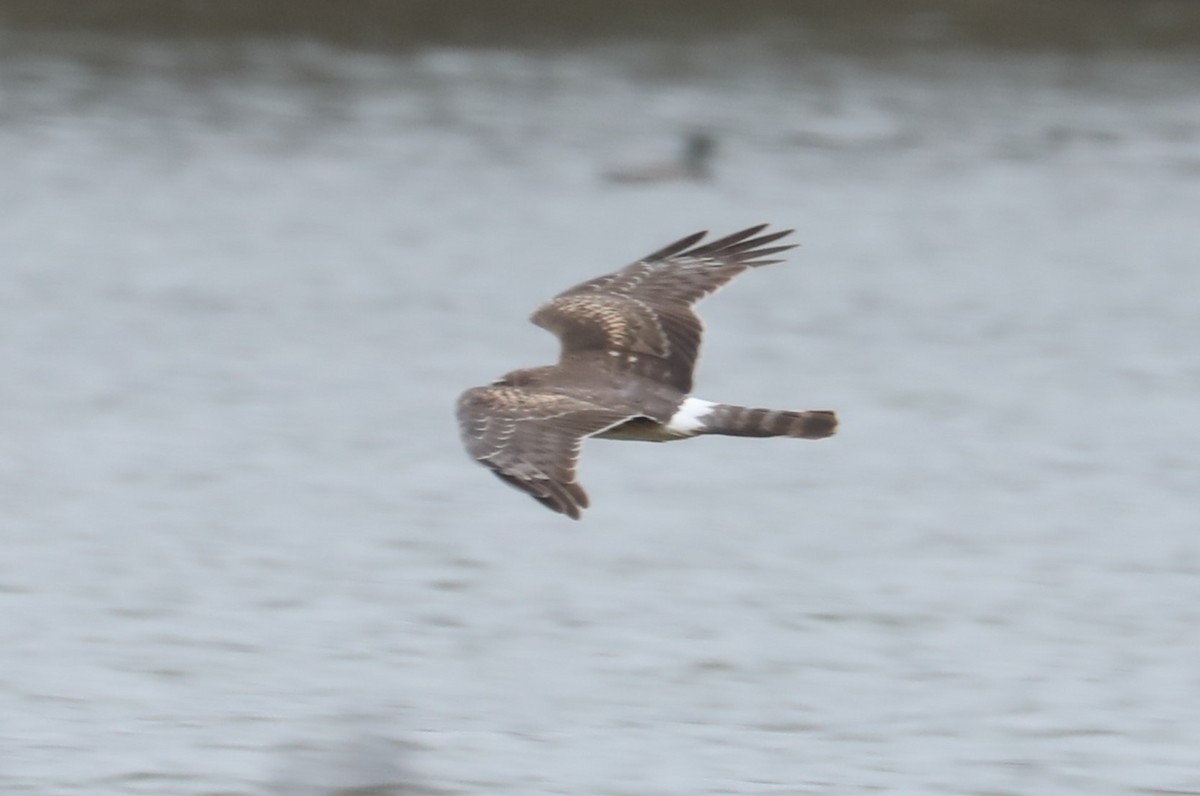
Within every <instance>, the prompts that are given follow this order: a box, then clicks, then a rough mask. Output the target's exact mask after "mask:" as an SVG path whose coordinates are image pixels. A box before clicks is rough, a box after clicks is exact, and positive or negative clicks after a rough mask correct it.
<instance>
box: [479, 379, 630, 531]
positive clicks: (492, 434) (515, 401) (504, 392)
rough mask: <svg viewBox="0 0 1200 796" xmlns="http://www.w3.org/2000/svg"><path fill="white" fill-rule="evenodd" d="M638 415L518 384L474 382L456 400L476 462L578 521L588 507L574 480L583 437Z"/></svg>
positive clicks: (581, 491) (586, 500)
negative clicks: (487, 384)
mask: <svg viewBox="0 0 1200 796" xmlns="http://www.w3.org/2000/svg"><path fill="white" fill-rule="evenodd" d="M634 416H635V415H632V414H630V413H628V412H621V411H617V410H613V409H609V408H605V407H603V406H598V405H596V404H593V403H591V402H589V401H585V400H582V399H579V398H574V397H571V396H569V395H560V394H556V393H540V392H530V391H527V390H523V389H519V388H515V387H476V388H474V389H471V390H467V391H466V392H465V393H463V394H462V396H461V397H460V398H459V399H458V424H459V430H460V432H461V433H462V439H463V444H465V445H466V447H467V451H468V452H469V453H470V454H471V455H472V456H473V457H475V459H476V461H478V462H479V463H480V464H483V465H485V466H487V467H489V468H491V470H492V472H494V473H495V474H496V475H497V476H499V478H500V479H501V480H502V481H505V482H507V483H509V484H512V485H513V486H515V487H517V488H518V489H523V490H525V491H526V492H528V493H529V494H531V495H533V497H534V498H535V499H536V500H537V501H539V502H540V503H542V504H543V505H545V506H547V507H549V508H551V509H553V510H554V511H557V512H560V513H562V514H566V515H567V516H568V517H570V518H571V519H575V520H577V519H579V517H580V512H581V511H582V510H583V509H585V508H587V506H588V497H587V493H586V492H584V491H583V487H581V486H580V485H579V483H578V482H577V481H576V480H575V466H576V464H577V463H578V461H579V451H580V449H581V448H582V447H583V441H584V439H586V438H587V437H590V436H592V435H593V434H597V433H599V432H601V431H604V430H605V429H609V428H612V427H613V426H616V425H619V424H620V423H622V422H624V421H626V420H628V419H630V418H631V417H634Z"/></svg>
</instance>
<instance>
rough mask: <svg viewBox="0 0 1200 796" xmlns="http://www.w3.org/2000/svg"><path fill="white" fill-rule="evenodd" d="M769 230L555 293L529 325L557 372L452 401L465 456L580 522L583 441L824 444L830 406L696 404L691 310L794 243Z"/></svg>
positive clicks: (545, 370)
mask: <svg viewBox="0 0 1200 796" xmlns="http://www.w3.org/2000/svg"><path fill="white" fill-rule="evenodd" d="M766 226H767V225H766V224H761V225H759V226H757V227H751V228H750V229H745V230H742V231H741V232H737V233H734V234H733V235H730V236H728V237H725V238H721V239H720V240H716V241H713V242H712V243H707V244H703V245H697V244H698V243H699V242H700V240H701V239H702V238H703V237H704V236H705V234H707V233H704V232H697V233H696V234H694V235H689V236H687V237H686V238H683V239H682V240H679V241H676V242H675V243H672V244H671V245H670V246H667V247H666V248H664V249H661V250H659V251H656V252H654V253H653V254H651V255H648V256H646V257H643V258H642V259H641V260H639V261H637V262H636V263H634V264H632V265H630V266H627V267H625V268H622V269H621V270H620V271H616V272H614V273H611V274H608V275H606V276H601V277H597V278H596V279H592V280H590V281H587V282H584V283H583V284H580V285H576V286H575V287H573V288H571V289H570V290H567V291H565V292H563V293H560V294H559V295H558V296H556V297H555V298H553V299H551V300H550V301H548V302H546V303H545V304H543V305H542V306H541V307H539V308H538V310H537V311H536V312H534V313H533V315H532V316H531V318H530V320H532V321H533V322H534V323H535V324H537V325H538V326H541V327H542V328H544V329H547V330H549V331H551V332H554V334H556V335H557V336H558V338H559V341H560V342H561V343H562V354H561V356H560V357H559V360H558V364H557V365H547V366H545V367H540V368H528V369H525V370H514V371H513V372H512V373H509V374H507V375H505V376H502V377H501V378H499V379H497V380H496V381H494V382H492V385H491V386H490V387H475V388H473V389H470V390H467V391H466V392H464V393H463V394H462V396H461V397H460V398H459V399H458V422H459V426H460V430H461V432H462V438H463V443H464V444H465V445H466V447H467V451H468V452H469V453H470V454H471V455H472V456H473V457H474V458H475V459H476V461H478V462H479V463H480V464H482V465H484V466H486V467H489V468H491V470H492V472H494V473H495V474H496V475H497V476H499V477H500V479H501V480H503V481H505V482H507V483H509V484H511V485H513V486H515V487H517V488H518V489H523V490H525V491H526V492H528V493H529V494H531V495H533V497H534V498H535V499H536V500H537V501H538V502H540V503H542V504H543V505H545V506H547V507H549V508H551V509H553V510H554V511H558V512H561V513H563V514H566V515H567V516H569V517H571V518H572V519H576V520H577V519H579V517H580V512H581V511H582V509H585V508H587V506H588V497H587V493H586V492H584V491H583V487H581V486H580V485H579V483H578V481H576V479H575V466H576V464H577V463H578V461H579V452H580V449H581V448H582V447H583V441H584V440H585V439H586V438H588V437H601V438H604V439H630V440H645V441H648V442H668V441H671V440H677V439H687V438H688V437H695V436H699V435H700V434H726V435H729V436H735V437H801V438H804V439H821V438H823V437H828V436H830V435H832V434H833V433H834V431H836V430H837V416H836V415H835V414H834V413H833V412H830V411H807V412H790V411H783V410H775V409H749V408H746V407H743V406H731V405H729V404H719V403H713V402H711V401H704V400H701V399H699V398H693V397H691V396H690V395H689V394H688V393H690V392H691V390H692V372H693V370H694V369H695V365H696V356H697V353H698V351H699V348H700V335H701V331H702V330H703V325H702V324H701V322H700V317H699V316H698V315H696V312H695V310H694V309H693V305H695V303H696V302H697V301H699V300H700V299H702V298H704V297H705V296H708V295H711V294H712V293H714V292H715V291H716V290H718V289H719V288H721V287H722V286H723V285H724V284H725V283H726V282H728V281H729V280H730V279H732V278H733V277H735V276H737V275H738V274H740V273H741V272H742V271H745V270H746V269H747V268H752V267H755V266H759V265H769V264H771V263H777V262H781V261H780V260H770V259H764V258H767V257H770V256H771V255H773V254H778V253H779V252H782V251H786V250H788V249H791V248H793V247H792V246H770V245H769V244H771V243H774V242H775V241H777V240H779V239H780V238H782V237H784V236H786V235H789V234H790V233H791V232H792V230H790V229H789V230H785V231H783V232H774V233H770V234H767V235H760V234H759V233H760V232H762V231H763V230H764V229H765V228H766Z"/></svg>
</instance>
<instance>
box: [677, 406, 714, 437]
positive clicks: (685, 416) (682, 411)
mask: <svg viewBox="0 0 1200 796" xmlns="http://www.w3.org/2000/svg"><path fill="white" fill-rule="evenodd" d="M716 405H717V404H715V403H713V402H712V401H705V400H703V399H700V398H687V399H685V400H684V402H683V403H682V404H680V406H679V408H678V409H676V410H675V414H673V415H671V419H670V420H668V421H667V430H668V431H674V432H675V433H677V434H695V433H696V432H697V431H699V430H700V429H702V428H704V423H703V422H702V421H703V420H704V418H706V417H708V416H709V415H710V414H712V410H713V407H714V406H716Z"/></svg>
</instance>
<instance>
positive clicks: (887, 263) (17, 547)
mask: <svg viewBox="0 0 1200 796" xmlns="http://www.w3.org/2000/svg"><path fill="white" fill-rule="evenodd" d="M77 44H78V43H77ZM71 46H75V45H73V44H72V45H71ZM80 46H81V47H83V48H84V49H85V50H87V52H86V53H85V54H84V55H80V54H78V53H72V52H69V51H65V50H63V49H57V50H55V49H51V50H46V51H40V50H38V49H37V48H28V49H23V50H20V51H17V52H11V51H10V52H9V53H8V54H7V55H6V56H5V58H4V60H3V61H2V62H0V63H2V67H0V68H2V71H3V74H2V75H0V76H2V77H3V82H2V83H0V86H2V89H0V91H2V95H0V99H2V105H0V163H2V164H3V171H4V178H3V180H2V181H0V257H2V260H0V373H2V374H3V375H2V379H3V386H2V388H0V440H2V444H0V545H2V551H0V617H2V621H0V791H2V792H3V793H5V794H9V793H12V794H25V793H32V794H88V796H104V795H106V794H157V795H161V794H265V793H272V794H274V793H278V794H308V793H312V794H317V793H321V794H326V793H343V794H349V793H358V794H364V793H378V794H383V793H400V792H404V793H410V792H438V793H464V794H466V793H471V794H474V793H497V792H506V793H519V794H524V795H525V796H535V795H536V794H567V793H569V794H627V795H629V796H632V795H633V794H636V795H637V796H656V795H657V794H664V795H665V794H689V796H693V795H694V794H698V793H705V794H717V793H738V794H772V796H774V795H775V794H799V793H821V794H857V793H874V792H885V793H897V794H940V793H945V794H1014V795H1016V794H1063V795H1064V796H1065V795H1066V794H1072V795H1077V794H1081V793H1087V794H1108V793H1114V794H1116V793H1122V794H1153V793H1196V792H1200V665H1198V663H1197V661H1200V516H1198V511H1197V508H1198V499H1197V486H1198V485H1200V478H1198V475H1200V420H1197V409H1198V407H1200V359H1198V356H1197V341H1198V340H1200V265H1198V262H1197V252H1198V251H1200V223H1198V221H1197V219H1198V218H1200V214H1198V212H1197V211H1198V210H1200V80H1197V79H1196V75H1197V73H1198V72H1197V69H1198V67H1200V61H1198V60H1197V58H1196V57H1194V54H1188V53H1186V52H1185V53H1179V52H1176V53H1173V54H1162V53H1153V52H1141V51H1138V50H1115V51H1105V52H1101V53H1092V54H1086V53H1076V54H1063V53H1056V52H1053V51H1045V50H1039V51H1026V52H1020V53H1010V52H1003V51H971V50H969V49H965V48H964V49H954V48H949V49H936V50H929V51H927V50H925V49H923V48H921V47H915V48H912V49H907V50H901V51H894V52H888V53H887V54H881V53H864V54H857V55H856V54H854V53H848V52H845V51H842V50H834V49H831V50H822V49H820V48H807V47H801V46H795V47H790V46H784V45H783V44H779V43H778V42H776V44H775V45H773V46H763V44H762V42H761V41H759V40H756V39H754V38H747V37H739V36H730V37H713V38H712V39H711V40H709V41H706V42H704V43H703V46H698V45H696V44H695V43H692V44H688V45H679V46H653V45H651V44H648V43H645V42H642V43H636V42H626V43H622V42H608V43H599V44H588V45H584V46H579V47H576V48H570V49H567V48H563V49H553V48H537V49H527V48H498V47H497V48H470V49H455V48H447V47H425V48H413V49H410V50H404V51H397V52H391V53H385V52H375V53H367V52H363V51H355V50H350V49H341V48H339V47H336V46H332V45H328V44H320V43H316V42H308V43H304V42H295V41H284V42H281V41H278V40H262V41H254V40H250V41H245V42H241V43H239V44H237V45H230V46H227V47H225V48H216V49H214V48H213V45H212V44H211V43H204V42H200V43H196V42H190V43H189V42H183V43H179V42H172V43H162V42H158V43H156V42H154V41H152V40H150V41H141V40H138V41H132V42H130V41H123V42H121V43H120V46H119V47H116V48H115V49H116V50H118V51H119V52H116V53H115V54H113V53H110V54H109V56H108V57H109V58H111V59H113V60H104V59H99V60H97V59H96V58H94V57H93V56H94V52H95V49H96V47H97V46H98V45H95V44H94V43H90V42H87V41H83V42H82V44H80ZM103 46H105V45H104V43H103V42H102V43H101V45H100V46H99V47H100V49H101V50H103ZM89 48H90V49H89ZM69 49H70V48H69V47H67V48H66V50H69ZM89 53H90V54H89ZM692 129H705V130H708V131H710V132H711V133H712V134H713V135H714V136H715V137H716V139H717V140H718V141H719V146H720V151H719V157H718V159H717V161H716V177H715V179H714V180H712V181H711V182H706V183H666V184H660V185H645V186H622V185H614V184H610V183H607V182H605V181H604V180H603V179H601V178H600V175H601V174H602V173H603V172H604V171H605V170H606V169H609V168H612V167H616V166H623V165H627V164H636V163H641V162H650V161H655V160H657V159H660V158H664V157H668V156H670V155H671V154H672V153H673V152H674V150H675V148H676V146H677V144H678V141H679V139H680V137H681V136H682V135H684V134H685V133H686V131H688V130H692ZM763 221H767V222H771V223H772V224H774V225H777V226H781V227H795V228H796V230H797V231H796V238H797V240H798V242H799V243H800V244H801V246H800V248H798V249H796V250H795V251H793V252H791V253H790V255H789V257H788V262H787V263H786V264H784V265H778V266H774V267H772V268H769V269H764V270H761V271H755V272H752V273H748V274H746V275H744V276H742V277H741V278H740V279H739V280H737V281H736V282H735V283H734V284H733V285H732V286H731V287H730V288H729V289H727V290H726V291H724V292H722V293H721V294H720V295H719V296H717V297H715V298H714V299H712V300H711V301H710V302H707V303H706V304H705V305H703V307H702V310H703V314H704V316H705V319H706V321H707V323H708V328H709V335H708V337H707V339H706V346H705V355H704V357H703V359H702V362H701V366H700V371H699V374H698V387H697V393H698V394H699V395H701V396H703V397H706V398H709V399H716V400H723V401H731V402H740V403H747V404H752V405H761V406H776V407H781V408H782V407H790V408H835V409H837V410H839V412H840V413H841V417H842V424H843V425H842V431H841V433H840V434H839V435H838V436H837V437H835V438H833V439H832V440H829V441H826V442H821V443H806V442H799V441H793V440H761V441H760V440H744V439H742V440H739V439H720V438H714V439H702V440H698V441H693V442H688V443H686V444H684V443H681V444H678V445H662V446H658V445H638V444H633V443H615V442H605V441H592V442H590V443H588V444H587V445H586V446H585V453H584V457H583V460H582V463H581V478H582V482H583V484H584V485H585V486H586V487H587V488H588V490H589V492H590V493H591V496H592V500H593V508H592V509H591V510H590V511H589V512H588V513H587V514H586V516H585V519H584V520H583V521H582V522H581V523H579V524H574V523H571V522H570V521H569V520H566V519H564V518H562V517H561V516H558V515H554V514H551V513H550V512H547V511H545V510H544V509H543V508H541V507H540V506H538V505H537V504H535V503H534V502H533V501H531V500H529V499H528V498H527V497H525V496H524V495H522V494H519V493H517V492H515V491H513V490H510V489H508V488H506V487H505V486H504V485H502V484H500V483H499V482H497V481H496V479H494V478H492V477H491V476H490V475H489V474H488V473H487V472H485V471H484V470H483V469H482V468H479V467H477V466H476V465H474V464H473V463H471V462H470V461H469V460H468V458H467V457H466V455H465V454H464V452H463V451H462V449H461V446H460V444H459V442H458V439H457V430H456V428H455V426H454V424H453V420H452V403H453V400H454V398H455V397H456V395H457V394H458V392H459V391H461V390H462V389H464V388H466V387H468V386H472V385H476V384H481V383H487V382H488V381H490V380H491V379H492V378H494V377H495V376H497V375H499V374H500V373H503V372H505V371H507V370H510V369H512V368H514V367H518V366H525V365H533V364H539V363H543V362H548V361H550V360H551V359H552V358H553V357H554V356H555V354H556V351H557V344H556V341H555V340H554V339H553V338H552V337H551V336H550V335H548V334H546V333H545V332H543V331H542V330H539V329H537V328H535V327H533V326H531V325H529V324H528V323H526V321H525V318H526V316H527V314H528V313H529V312H530V311H531V310H532V309H533V308H534V307H535V306H536V305H537V304H538V303H539V302H540V301H542V300H544V299H545V298H548V297H549V296H551V295H553V294H555V293H557V292H558V291H560V290H562V289H564V288H566V287H568V286H570V285H572V284H574V283H575V282H578V281H581V280H583V279H585V278H589V277H592V276H595V275H597V274H600V273H603V272H605V271H608V270H612V269H614V268H616V267H619V266H621V265H624V264H625V263H627V262H630V261H632V260H633V259H635V258H636V257H638V256H640V255H642V254H645V253H648V252H649V251H651V250H653V249H655V248H657V247H659V246H661V245H663V244H665V243H667V242H669V241H671V240H673V239H675V238H677V237H681V236H683V235H685V234H687V233H690V232H692V231H695V230H697V229H711V230H713V231H714V232H715V233H722V232H731V231H734V230H736V229H740V228H742V227H744V226H749V225H750V224H754V223H758V222H763Z"/></svg>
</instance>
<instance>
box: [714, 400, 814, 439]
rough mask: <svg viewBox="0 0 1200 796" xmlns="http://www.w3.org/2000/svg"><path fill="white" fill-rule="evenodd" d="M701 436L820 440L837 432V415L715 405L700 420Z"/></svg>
mask: <svg viewBox="0 0 1200 796" xmlns="http://www.w3.org/2000/svg"><path fill="white" fill-rule="evenodd" d="M700 422H701V423H702V428H701V429H700V432H699V433H701V434H724V435H726V436H730V437H800V438H803V439H823V438H825V437H829V436H832V435H833V434H834V432H836V431H837V424H838V421H837V415H836V414H835V413H833V412H830V411H827V410H813V411H808V412H789V411H786V410H781V409H750V408H749V407H745V406H731V405H729V404H716V405H715V406H713V407H712V410H711V411H709V412H708V413H707V414H705V415H704V416H703V417H702V418H701V419H700Z"/></svg>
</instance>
